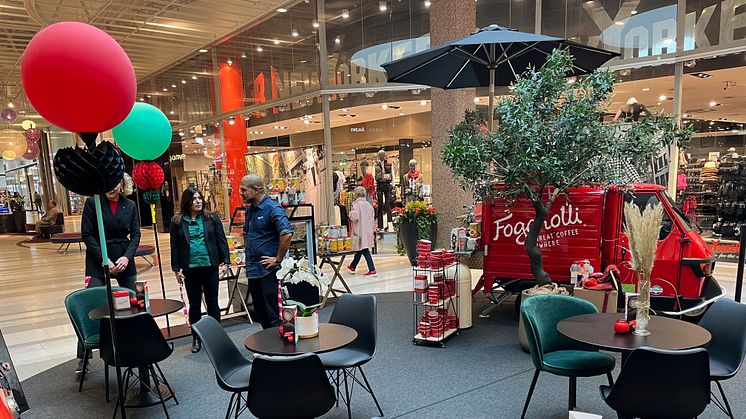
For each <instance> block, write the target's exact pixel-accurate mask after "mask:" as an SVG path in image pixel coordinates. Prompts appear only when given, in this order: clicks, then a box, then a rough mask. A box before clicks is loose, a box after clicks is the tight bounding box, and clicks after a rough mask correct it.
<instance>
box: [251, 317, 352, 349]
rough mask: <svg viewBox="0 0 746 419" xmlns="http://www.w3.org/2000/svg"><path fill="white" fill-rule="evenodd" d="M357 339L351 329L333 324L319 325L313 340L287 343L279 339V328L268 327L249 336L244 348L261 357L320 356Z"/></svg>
mask: <svg viewBox="0 0 746 419" xmlns="http://www.w3.org/2000/svg"><path fill="white" fill-rule="evenodd" d="M356 338H357V332H356V331H355V329H353V328H351V327H347V326H344V325H341V324H334V323H319V335H318V336H316V337H313V338H307V339H298V341H297V342H295V343H288V342H287V341H285V340H283V339H281V338H280V328H279V326H277V327H270V328H269V329H264V330H260V331H258V332H256V333H254V334H251V335H249V336H248V337H247V338H246V340H245V341H244V346H245V347H246V349H248V350H250V351H251V352H254V353H258V354H262V355H275V356H292V355H300V354H304V353H307V352H313V353H316V354H320V353H323V352H329V351H333V350H335V349H339V348H342V347H344V346H347V345H349V344H350V343H351V342H352V341H353V340H355V339H356Z"/></svg>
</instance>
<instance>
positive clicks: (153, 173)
mask: <svg viewBox="0 0 746 419" xmlns="http://www.w3.org/2000/svg"><path fill="white" fill-rule="evenodd" d="M163 176H164V175H163V169H161V166H159V165H158V163H156V162H154V161H141V162H137V163H136V164H135V167H134V168H133V169H132V180H134V181H135V185H137V187H138V188H140V189H142V190H144V191H150V190H154V189H160V187H161V185H163Z"/></svg>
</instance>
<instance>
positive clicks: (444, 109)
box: [402, 0, 477, 246]
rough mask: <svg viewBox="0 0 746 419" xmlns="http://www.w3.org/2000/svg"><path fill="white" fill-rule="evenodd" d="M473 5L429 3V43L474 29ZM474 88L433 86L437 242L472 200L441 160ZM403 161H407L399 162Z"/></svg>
mask: <svg viewBox="0 0 746 419" xmlns="http://www.w3.org/2000/svg"><path fill="white" fill-rule="evenodd" d="M476 20H477V15H476V6H475V2H473V1H464V0H438V1H434V2H432V5H431V6H430V43H431V45H432V46H435V45H440V44H444V43H446V42H449V41H452V40H454V39H458V38H462V37H464V36H467V35H469V34H470V33H472V32H474V30H475V29H476ZM474 94H475V91H474V89H458V90H442V89H432V94H431V100H432V137H433V148H432V152H433V170H432V173H433V182H432V198H433V205H434V206H435V209H436V210H437V211H438V213H439V214H440V219H439V221H438V245H439V246H446V245H448V243H449V241H450V233H451V227H456V226H459V225H460V224H459V221H458V220H457V218H456V217H457V216H459V215H461V214H463V213H464V208H463V206H464V205H468V204H470V203H471V202H472V196H471V193H469V192H465V191H463V190H462V189H461V188H460V187H459V185H458V184H457V183H455V182H454V181H453V180H452V179H451V169H450V168H448V166H446V165H445V163H443V160H442V159H441V155H442V150H443V146H444V145H445V144H446V141H447V139H448V130H450V129H451V128H452V127H453V126H454V125H456V124H458V123H459V122H461V121H462V120H463V117H464V111H465V110H466V109H470V108H472V109H473V108H474ZM402 164H406V162H402Z"/></svg>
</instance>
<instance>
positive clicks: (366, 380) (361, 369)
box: [357, 367, 383, 416]
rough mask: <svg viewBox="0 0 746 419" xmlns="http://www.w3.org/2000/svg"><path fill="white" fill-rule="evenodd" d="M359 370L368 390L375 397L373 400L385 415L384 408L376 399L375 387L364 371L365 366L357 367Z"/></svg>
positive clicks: (379, 411) (379, 410)
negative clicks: (371, 384)
mask: <svg viewBox="0 0 746 419" xmlns="http://www.w3.org/2000/svg"><path fill="white" fill-rule="evenodd" d="M357 369H358V370H360V374H361V375H362V376H363V381H365V386H366V387H368V392H369V393H370V395H371V396H372V397H373V401H374V402H375V403H376V407H377V408H378V413H380V414H381V416H383V410H382V409H381V405H380V404H378V399H376V395H375V393H373V388H372V387H371V386H370V383H369V382H368V377H366V376H365V373H364V372H363V367H357Z"/></svg>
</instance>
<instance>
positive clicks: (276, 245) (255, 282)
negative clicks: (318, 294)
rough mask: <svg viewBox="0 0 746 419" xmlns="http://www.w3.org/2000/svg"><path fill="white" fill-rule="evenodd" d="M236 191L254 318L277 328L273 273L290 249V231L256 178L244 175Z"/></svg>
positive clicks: (280, 210) (260, 180) (287, 224)
mask: <svg viewBox="0 0 746 419" xmlns="http://www.w3.org/2000/svg"><path fill="white" fill-rule="evenodd" d="M240 191H241V197H242V198H243V201H244V202H245V203H246V223H245V224H244V227H243V231H244V233H243V234H244V239H245V242H246V277H247V278H248V281H249V293H251V298H252V300H253V302H254V312H255V313H256V319H257V321H258V322H259V323H260V324H261V325H262V328H264V329H266V328H268V327H273V326H279V325H280V307H279V304H278V300H277V282H278V279H277V277H276V273H277V270H278V269H279V267H280V263H281V262H282V259H283V258H285V253H287V251H288V248H290V240H291V238H292V237H293V228H292V226H291V225H290V221H289V220H288V217H287V215H285V210H284V209H283V208H282V207H281V206H280V204H278V203H277V202H275V201H273V200H272V199H270V198H269V196H267V195H266V194H265V193H264V182H263V181H262V179H261V178H260V177H259V176H257V175H254V174H250V175H246V176H244V177H243V179H241V189H240Z"/></svg>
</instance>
